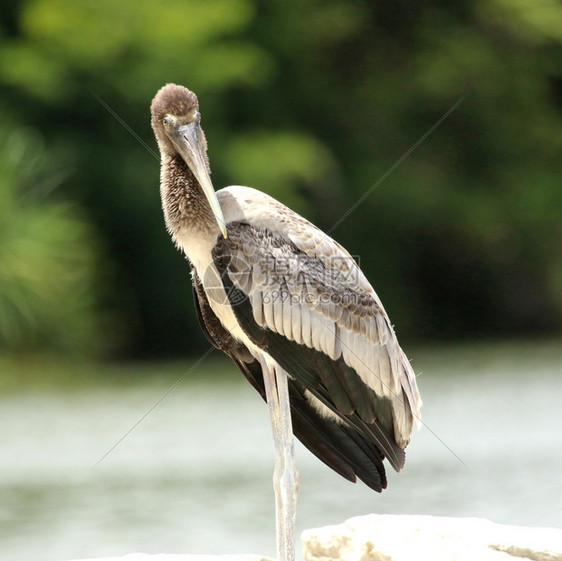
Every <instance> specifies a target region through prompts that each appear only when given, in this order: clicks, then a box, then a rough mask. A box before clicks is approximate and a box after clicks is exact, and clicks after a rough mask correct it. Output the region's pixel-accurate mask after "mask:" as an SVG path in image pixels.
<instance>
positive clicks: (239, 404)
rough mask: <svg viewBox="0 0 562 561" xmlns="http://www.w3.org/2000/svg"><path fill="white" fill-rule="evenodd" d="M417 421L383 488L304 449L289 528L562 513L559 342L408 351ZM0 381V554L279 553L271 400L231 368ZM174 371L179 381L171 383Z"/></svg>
mask: <svg viewBox="0 0 562 561" xmlns="http://www.w3.org/2000/svg"><path fill="white" fill-rule="evenodd" d="M411 354H412V356H414V358H415V360H414V365H415V367H416V370H417V371H420V370H422V375H421V376H420V378H419V385H420V388H421V391H422V394H423V398H424V409H423V413H424V422H425V424H426V426H425V427H424V428H422V430H421V431H420V432H419V433H418V434H416V435H414V438H413V441H412V444H411V445H410V447H409V448H408V460H407V464H406V468H405V469H404V470H403V472H402V473H401V474H399V475H396V474H394V473H391V474H390V481H389V488H388V489H387V490H386V491H385V492H384V493H383V494H382V495H379V494H377V493H374V492H372V491H370V490H369V489H368V488H366V487H365V486H364V485H362V484H357V485H353V484H351V483H348V482H346V481H345V480H343V479H342V478H340V477H339V476H337V475H336V474H335V473H333V472H331V470H329V469H328V468H325V467H324V466H323V464H321V463H320V462H319V461H317V460H316V459H315V458H314V457H313V456H312V455H311V454H309V453H308V452H307V451H306V450H305V449H304V448H301V447H299V448H298V449H297V460H298V464H299V468H300V474H301V478H300V494H299V508H298V530H299V532H300V531H301V530H303V529H305V528H308V527H316V526H321V525H326V524H333V523H338V522H340V521H343V520H344V519H346V518H349V517H352V516H356V515H360V514H366V513H370V512H379V513H385V512H386V513H411V514H434V515H446V516H483V517H487V518H490V519H492V520H494V521H496V522H504V523H512V524H521V525H540V526H555V527H562V469H561V467H560V466H561V465H562V407H561V403H560V402H561V397H562V375H561V374H562V367H561V364H562V345H555V344H550V345H545V344H542V345H539V344H535V343H526V344H517V345H515V344H514V345H505V344H504V345H478V346H471V347H464V348H456V349H425V350H424V349H422V350H418V351H415V350H414V351H413V352H412V353H411ZM231 372H232V376H230V378H229V379H227V381H225V380H224V379H221V381H214V382H206V381H205V380H204V379H202V378H201V377H200V376H197V374H194V375H193V376H191V377H190V378H188V379H187V380H186V381H185V382H184V383H182V384H181V385H180V386H179V387H177V388H176V389H175V390H174V391H173V392H172V393H171V394H170V395H169V396H168V397H167V398H166V399H165V400H164V401H163V402H162V403H161V404H160V405H159V406H158V407H157V408H156V409H154V410H153V411H152V412H151V413H150V414H149V415H148V416H147V417H146V418H145V419H144V420H143V421H142V422H141V423H140V424H139V425H138V426H137V427H136V428H135V429H134V430H133V431H132V432H131V433H130V434H129V435H128V436H127V437H126V438H125V439H124V440H123V441H122V442H121V443H120V444H119V445H118V446H117V447H116V448H115V449H114V450H113V451H112V452H111V453H110V454H109V455H108V456H107V457H106V458H105V459H104V460H103V461H102V462H101V463H99V464H98V465H96V462H97V461H98V460H99V459H100V458H101V457H102V456H103V455H104V454H105V453H106V452H107V451H108V449H109V448H111V446H113V445H114V444H115V442H116V441H117V440H118V439H119V438H121V437H122V436H123V435H124V433H126V432H127V431H128V430H129V429H130V428H131V426H132V425H134V424H135V423H136V422H137V421H138V420H139V419H140V418H141V417H142V415H144V414H145V413H146V412H147V411H148V410H149V409H150V408H151V407H152V406H153V405H154V403H155V402H156V401H157V400H158V399H159V398H160V397H161V395H162V394H163V393H164V392H165V391H166V390H167V389H168V388H169V387H170V386H171V382H170V379H169V378H168V379H167V380H166V381H159V382H154V380H152V381H146V380H145V381H144V382H139V383H138V384H135V385H134V386H132V387H128V386H115V385H111V386H107V387H98V386H95V387H91V386H88V388H87V389H84V390H83V391H72V392H62V391H58V392H57V391H54V390H50V391H43V392H37V393H34V392H30V391H22V392H16V393H11V394H7V395H1V396H0V431H1V442H2V445H1V447H0V462H1V463H0V559H2V560H6V561H38V560H41V561H63V560H64V559H72V558H80V557H96V556H109V555H120V554H126V553H130V552H134V551H143V552H146V553H159V552H169V553H181V552H190V553H215V554H220V553H247V552H252V553H260V554H264V555H269V556H273V555H274V552H275V540H274V520H273V517H274V514H273V492H272V487H271V473H272V464H273V453H272V444H271V436H270V429H269V424H268V418H267V409H266V407H265V404H264V403H263V402H262V401H261V399H260V398H259V397H258V396H257V394H255V392H254V390H253V389H252V388H251V387H250V386H249V385H247V384H246V383H245V382H244V381H243V380H242V379H241V376H238V375H237V373H236V372H235V370H234V367H232V370H231ZM172 383H173V382H172Z"/></svg>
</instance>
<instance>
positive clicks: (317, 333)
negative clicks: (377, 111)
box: [151, 84, 421, 561]
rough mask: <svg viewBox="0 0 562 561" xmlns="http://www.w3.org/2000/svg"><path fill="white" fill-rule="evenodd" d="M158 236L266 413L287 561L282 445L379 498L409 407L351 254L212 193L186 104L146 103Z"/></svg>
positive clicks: (403, 378)
mask: <svg viewBox="0 0 562 561" xmlns="http://www.w3.org/2000/svg"><path fill="white" fill-rule="evenodd" d="M151 113H152V121H151V122H152V128H153V129H154V134H155V135H156V140H157V141H158V147H159V149H160V154H161V164H162V166H161V175H160V192H161V197H162V207H163V210H164V217H165V221H166V226H167V229H168V231H169V232H170V234H171V236H172V238H173V240H174V242H175V244H176V245H177V246H178V247H179V248H180V249H181V250H182V251H183V252H184V253H185V255H186V256H187V257H188V259H189V262H190V265H191V274H192V279H193V292H194V300H195V307H196V309H197V315H198V317H199V321H200V324H201V327H202V329H203V331H204V332H205V334H206V336H207V338H208V339H209V340H210V342H211V343H212V344H213V345H214V346H215V347H217V348H218V349H220V350H222V351H223V352H225V353H226V354H227V355H228V356H229V357H230V358H231V359H232V360H233V361H234V362H235V363H236V365H237V366H238V368H240V370H241V371H242V372H243V374H244V376H245V377H246V378H247V380H248V381H249V382H250V384H252V386H253V387H254V388H255V389H256V390H257V391H258V392H259V394H260V395H261V396H262V398H264V399H265V400H266V402H267V404H268V407H269V413H270V421H271V425H272V429H273V437H274V448H275V471H274V476H273V480H274V489H275V505H276V520H277V526H276V528H277V553H278V558H279V560H280V561H292V560H293V559H294V555H295V551H294V528H295V513H296V491H297V474H296V468H295V464H294V452H293V438H292V435H293V433H294V435H295V436H296V437H297V438H298V439H299V440H300V441H301V442H302V443H303V444H304V445H305V446H306V447H307V448H308V449H309V450H310V451H311V452H312V453H313V454H315V455H316V456H317V457H318V458H319V459H320V460H322V461H323V462H324V463H325V464H327V465H328V466H329V467H331V468H332V469H333V470H334V471H336V472H337V473H339V474H340V475H341V476H343V477H345V478H346V479H349V480H350V481H353V482H355V481H356V480H357V478H359V479H361V480H362V481H363V482H364V483H366V484H367V485H368V486H369V487H371V488H372V489H374V490H375V491H379V492H380V491H382V489H384V488H385V487H386V475H385V469H384V465H383V460H384V459H385V458H387V459H388V462H389V463H390V465H391V466H392V467H393V468H394V469H395V470H396V471H399V470H400V469H401V468H402V466H403V465H404V461H405V453H404V449H405V448H406V445H407V444H408V441H409V438H410V435H411V433H412V427H413V425H414V424H415V423H417V422H418V421H419V418H420V406H421V399H420V396H419V393H418V388H417V385H416V377H415V374H414V371H413V370H412V367H411V366H410V363H409V361H408V359H407V358H406V355H405V354H404V352H403V351H402V349H401V348H400V346H399V344H398V341H397V339H396V335H395V334H394V330H393V328H392V325H391V323H390V321H389V319H388V316H387V314H386V312H385V311H384V308H383V306H382V304H381V301H380V300H379V298H378V296H377V294H376V293H375V291H374V290H373V288H372V287H371V285H370V284H369V282H368V281H367V279H366V278H365V276H364V275H363V273H362V272H361V270H360V269H359V267H358V266H357V264H356V263H355V261H354V260H353V259H352V258H351V256H350V255H349V253H348V252H347V251H346V250H345V249H344V248H343V247H342V246H341V245H339V244H338V243H337V242H335V241H334V240H332V239H331V238H330V237H328V236H327V235H326V234H324V233H323V232H322V231H320V230H319V229H318V228H316V227H315V226H314V225H313V224H311V223H310V222H308V221H307V220H305V219H304V218H302V217H301V216H299V215H298V214H296V213H295V212H293V211H292V210H290V209H289V208H287V207H286V206H284V205H283V204H281V203H280V202H278V201H276V200H275V199H273V198H271V197H270V196H268V195H266V194H265V193H262V192H260V191H257V190H255V189H251V188H249V187H241V186H231V187H226V188H224V189H221V190H220V191H218V192H217V193H215V191H214V189H213V185H212V183H211V179H210V169H209V161H208V159H207V142H206V140H205V135H204V133H203V130H202V129H201V124H200V122H201V115H200V113H199V105H198V101H197V97H196V96H195V94H194V93H193V92H191V91H189V90H188V89H186V88H184V87H182V86H177V85H175V84H167V85H166V86H164V87H163V88H162V89H160V90H159V91H158V93H157V94H156V97H155V98H154V100H153V101H152V106H151Z"/></svg>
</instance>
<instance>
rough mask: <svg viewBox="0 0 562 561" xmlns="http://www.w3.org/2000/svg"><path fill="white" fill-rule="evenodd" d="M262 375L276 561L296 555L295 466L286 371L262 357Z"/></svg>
mask: <svg viewBox="0 0 562 561" xmlns="http://www.w3.org/2000/svg"><path fill="white" fill-rule="evenodd" d="M262 367H263V368H262V370H263V379H264V382H265V393H266V397H267V403H268V406H269V417H270V420H271V428H272V429H273V444H274V448H275V470H274V472H273V488H274V490H275V518H276V528H277V557H278V561H294V559H295V521H296V513H297V470H296V465H295V450H294V445H293V427H292V423H291V406H290V402H289V387H288V379H287V373H286V372H285V371H284V370H282V369H281V368H275V369H274V368H273V367H271V366H270V365H268V364H265V361H263V364H262Z"/></svg>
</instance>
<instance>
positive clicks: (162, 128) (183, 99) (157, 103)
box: [150, 84, 226, 238]
mask: <svg viewBox="0 0 562 561" xmlns="http://www.w3.org/2000/svg"><path fill="white" fill-rule="evenodd" d="M150 111H151V114H152V118H151V124H152V129H153V130H154V134H155V136H156V140H157V142H158V148H159V149H160V154H161V156H162V158H163V161H164V156H168V157H171V158H173V157H176V156H178V155H179V156H180V157H181V158H182V159H183V161H184V162H185V163H186V165H187V167H188V168H189V169H190V170H191V173H192V174H193V175H194V176H195V179H196V180H197V181H198V183H199V185H200V186H201V189H202V190H203V193H204V194H205V197H206V198H207V200H208V202H209V205H210V207H211V210H212V212H213V215H214V216H215V219H216V220H217V222H218V225H219V227H220V229H221V232H222V234H223V236H224V237H225V238H226V225H225V221H224V216H223V214H222V210H221V207H220V205H219V201H218V199H217V195H216V193H215V190H214V189H213V184H212V183H211V177H210V169H209V160H208V158H207V141H206V139H205V133H204V132H203V129H202V128H201V114H200V113H199V103H198V101H197V96H196V95H195V94H194V93H193V92H191V91H189V90H188V89H187V88H184V87H183V86H177V85H176V84H166V85H165V86H164V87H162V88H160V90H158V92H157V94H156V96H155V97H154V99H153V100H152V104H151V106H150Z"/></svg>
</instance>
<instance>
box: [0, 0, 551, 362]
mask: <svg viewBox="0 0 562 561" xmlns="http://www.w3.org/2000/svg"><path fill="white" fill-rule="evenodd" d="M0 18H1V19H0V84H1V87H2V98H3V99H2V104H1V106H0V122H3V123H4V129H3V130H4V132H3V135H2V138H3V140H2V154H1V155H0V182H1V184H0V185H1V186H0V188H1V192H0V215H1V216H2V222H1V224H0V228H1V231H2V234H1V236H0V243H1V244H2V245H1V247H0V271H1V273H0V337H1V338H2V343H1V344H2V345H3V346H5V347H7V348H15V347H21V346H26V345H27V344H28V343H30V344H32V345H33V346H44V347H45V348H55V349H65V350H68V349H74V350H77V349H83V348H84V347H85V346H87V347H88V348H90V349H92V350H94V352H95V351H98V350H99V349H104V348H105V349H107V348H112V349H114V352H119V353H122V354H126V355H133V356H152V357H155V356H161V355H169V354H179V353H187V352H190V351H193V350H196V349H198V348H199V347H200V346H201V345H203V344H204V343H203V339H202V337H201V336H200V334H199V331H198V327H197V325H196V323H195V321H194V314H193V311H192V304H191V296H190V289H189V276H188V267H187V265H186V264H185V263H184V262H182V259H181V257H180V256H179V255H178V254H177V253H176V252H175V250H174V248H173V247H172V245H171V243H170V242H169V239H168V236H167V234H166V232H165V231H164V227H163V223H162V217H161V212H160V210H159V206H160V202H159V194H158V173H159V170H158V162H157V161H156V159H155V158H153V155H154V154H152V155H151V152H150V151H149V150H146V147H143V145H142V144H141V143H140V142H138V139H137V138H135V136H134V135H133V134H131V133H130V131H134V133H135V134H136V135H138V137H139V138H140V139H141V140H142V141H143V142H144V143H146V144H147V145H148V147H149V148H151V150H152V152H154V151H155V143H154V141H153V138H152V132H151V130H150V126H149V109H148V108H149V104H150V101H151V99H152V97H153V95H154V93H155V92H156V91H157V89H158V88H159V87H160V86H162V85H163V84H164V83H166V82H176V83H180V84H184V85H186V86H188V87H189V88H190V89H193V90H194V91H195V92H196V93H197V94H198V96H199V100H200V104H201V109H202V113H203V125H204V128H205V130H206V133H207V139H208V141H209V152H210V154H209V155H210V158H211V167H212V169H213V180H214V184H215V187H217V188H220V187H221V186H223V185H226V184H240V183H242V184H249V185H251V186H253V187H256V188H259V189H263V190H264V191H266V192H268V193H270V194H272V195H273V196H275V197H277V198H279V199H280V200H281V201H283V202H285V203H287V204H289V205H290V206H291V207H293V208H294V209H295V210H298V211H299V212H301V213H302V214H304V215H305V216H307V217H308V218H310V219H311V220H313V221H314V222H316V223H317V224H318V225H319V226H321V227H322V228H324V229H326V230H328V229H330V228H331V227H332V225H333V224H334V223H336V221H337V220H338V219H339V217H340V216H341V215H342V214H343V213H344V212H345V211H346V210H347V209H349V208H351V207H352V206H353V205H354V203H355V202H356V201H357V200H358V199H359V198H360V197H361V196H362V195H363V194H364V193H365V192H366V191H367V190H368V189H369V188H370V187H371V186H372V185H374V184H375V183H376V182H377V181H378V180H379V178H381V177H382V176H383V175H384V174H385V173H386V172H387V171H388V170H389V169H390V168H392V166H393V165H394V164H395V163H396V162H397V161H398V160H399V159H400V158H401V156H402V155H403V154H405V153H406V152H407V151H408V149H409V148H410V147H411V146H412V145H413V144H414V143H415V142H416V141H417V140H418V139H420V138H421V137H422V136H423V135H424V134H425V133H426V131H428V130H429V129H430V128H431V127H432V125H434V123H436V122H437V121H438V120H439V119H440V118H441V117H442V115H443V114H444V113H445V112H446V111H447V110H448V109H449V108H450V107H451V106H452V105H453V104H454V103H455V102H456V101H457V100H458V99H459V98H460V97H461V96H464V98H463V102H462V103H461V104H460V105H459V106H458V108H456V109H455V111H453V112H452V113H451V115H449V116H448V117H447V119H445V120H444V121H443V122H442V123H441V124H440V125H439V126H438V127H437V128H436V129H435V130H434V131H433V132H432V133H431V134H430V135H429V136H428V137H427V138H426V139H425V140H424V141H423V142H422V143H421V144H420V145H419V146H418V147H417V148H416V150H415V151H414V152H413V153H412V154H410V155H409V156H408V158H406V159H405V160H404V161H403V162H402V163H401V165H400V166H398V167H397V168H396V169H395V170H394V171H393V172H392V173H391V174H390V175H388V177H386V178H385V180H384V181H383V182H382V183H381V184H380V185H379V186H377V188H376V189H375V190H374V191H373V192H372V194H371V195H370V196H369V197H368V198H366V199H365V201H364V202H363V203H362V204H361V205H359V206H358V207H357V209H355V210H354V211H353V212H352V213H351V214H350V215H349V217H348V218H346V219H345V220H344V221H343V222H342V223H341V224H340V225H339V226H338V227H337V228H336V229H335V231H334V232H333V234H332V235H333V236H334V237H335V238H336V239H338V241H340V242H342V243H343V244H344V245H345V246H346V247H347V248H348V249H349V250H350V252H351V253H352V254H353V255H358V256H360V260H361V265H362V268H363V269H364V270H365V272H366V274H367V276H368V277H369V278H370V280H371V281H372V283H373V285H374V286H375V288H376V289H377V291H378V292H379V294H380V295H381V297H382V299H383V301H384V302H385V305H386V307H387V309H388V311H389V312H390V314H391V317H392V319H393V322H395V323H396V325H397V326H398V331H399V334H400V335H409V336H412V337H418V338H443V337H464V336H480V337H483V336H494V335H508V334H514V333H518V334H531V333H540V332H554V331H556V330H559V329H560V327H561V325H562V321H561V320H562V252H561V251H560V245H561V244H560V240H561V239H562V220H561V219H560V214H561V212H560V211H561V209H562V189H561V185H560V183H561V177H562V158H561V157H560V154H561V153H562V66H561V64H560V61H561V60H562V5H561V4H560V3H559V2H558V1H556V0H539V1H537V0H533V1H531V0H517V1H509V2H508V1H507V0H486V1H485V2H483V1H479V0H463V1H462V2H458V3H441V2H437V1H435V0H433V1H430V0H428V1H424V2H419V1H414V0H400V1H398V2H393V3H388V2H366V1H359V0H325V1H322V2H319V1H317V0H299V1H296V0H286V1H284V2H280V1H275V0H274V1H265V0H207V1H206V2H197V1H194V0H164V1H162V2H152V1H149V0H137V1H135V2H132V1H130V0H128V1H123V2H114V1H113V0H95V1H94V0H70V1H69V0H22V1H19V2H18V1H16V0H9V1H6V2H3V3H2V5H1V6H0ZM99 100H102V101H103V102H104V103H105V104H107V106H108V107H109V108H110V109H111V110H112V111H113V112H114V114H115V115H117V116H118V117H119V119H121V120H122V122H121V121H119V120H118V119H117V118H116V117H115V115H114V114H112V113H111V112H110V111H108V110H107V109H106V107H105V106H104V105H103V104H102V103H100V101H99ZM123 123H125V124H126V125H127V127H129V128H130V130H128V129H127V128H126V127H124V126H123ZM39 145H40V146H41V150H39V151H38V149H37V146H39ZM18 147H19V148H18ZM18 150H20V151H21V150H23V151H24V152H25V154H26V155H25V156H21V157H19V159H18V157H16V156H14V154H16V153H17V152H18ZM38 153H40V154H41V159H42V161H43V163H42V164H41V165H42V166H43V168H41V167H39V168H38V169H35V167H34V166H35V163H34V162H35V160H34V158H35V157H36V155H37V154H38ZM32 169H35V171H34V172H33V174H34V175H33V174H32V173H31V170H32ZM53 170H55V171H54V172H53ZM57 170H58V171H57ZM62 172H64V175H63V176H60V177H58V179H57V180H56V186H57V188H56V189H54V190H53V189H52V188H51V189H50V188H43V187H42V185H43V184H44V183H45V181H46V179H45V178H46V177H53V175H52V174H53V173H55V175H56V174H57V173H58V174H59V175H60V173H62ZM23 177H26V179H25V180H24V179H22V178H23ZM36 192H41V193H42V195H41V196H35V195H33V196H30V195H29V193H31V194H33V193H36ZM24 248H25V250H24ZM100 271H101V272H102V273H103V274H100ZM100 325H102V326H104V329H100ZM26 342H28V343H26Z"/></svg>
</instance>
